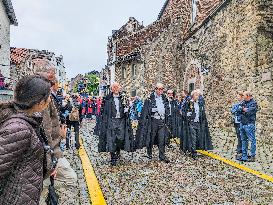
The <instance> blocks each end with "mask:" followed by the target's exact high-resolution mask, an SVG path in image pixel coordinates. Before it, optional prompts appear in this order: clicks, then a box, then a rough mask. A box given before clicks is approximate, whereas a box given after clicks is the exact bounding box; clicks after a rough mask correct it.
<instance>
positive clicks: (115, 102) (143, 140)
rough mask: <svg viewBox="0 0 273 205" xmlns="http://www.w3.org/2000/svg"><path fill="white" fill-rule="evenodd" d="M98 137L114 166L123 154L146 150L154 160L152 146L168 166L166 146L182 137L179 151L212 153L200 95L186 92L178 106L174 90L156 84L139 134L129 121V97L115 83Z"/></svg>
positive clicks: (101, 149)
mask: <svg viewBox="0 0 273 205" xmlns="http://www.w3.org/2000/svg"><path fill="white" fill-rule="evenodd" d="M95 134H96V135H98V136H99V145H98V149H99V152H109V153H110V155H111V161H110V163H111V165H112V166H115V165H116V164H117V161H118V160H119V159H120V151H121V150H124V151H127V152H134V151H136V150H137V149H142V148H144V147H146V150H147V157H148V158H149V159H152V152H153V146H154V145H157V146H158V149H159V160H160V161H162V162H165V163H169V162H170V161H169V159H168V158H167V157H166V155H165V147H166V146H167V145H169V144H170V139H171V138H172V137H179V138H180V149H181V151H182V152H184V153H188V154H190V155H191V157H192V158H193V159H196V158H197V151H196V150H212V149H213V146H212V142H211V137H210V134H209V129H208V122H207V118H206V113H205V101H204V98H203V97H202V96H201V94H200V92H198V91H193V92H192V94H191V95H189V94H188V93H187V92H186V91H184V92H183V100H182V101H181V102H180V103H178V101H177V100H176V99H174V93H173V91H172V90H168V92H167V96H166V95H165V93H164V85H163V84H161V83H157V84H156V86H155V90H154V91H152V92H151V95H150V97H149V98H147V99H146V100H145V102H144V106H143V109H142V112H141V116H140V119H139V122H138V128H137V131H136V134H135V135H134V134H133V129H132V126H131V121H130V118H129V98H128V97H127V96H126V95H125V94H124V93H123V92H121V86H120V84H118V83H113V84H112V86H111V93H110V94H109V95H107V96H106V97H105V98H104V100H103V105H102V111H101V115H100V116H98V119H97V124H96V128H95Z"/></svg>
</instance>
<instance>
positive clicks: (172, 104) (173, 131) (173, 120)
mask: <svg viewBox="0 0 273 205" xmlns="http://www.w3.org/2000/svg"><path fill="white" fill-rule="evenodd" d="M167 96H168V106H169V111H170V112H169V113H168V115H167V126H168V131H169V137H168V142H167V144H168V146H170V140H171V139H172V138H175V137H178V127H177V119H178V112H179V110H178V102H177V100H176V99H174V91H173V90H168V91H167Z"/></svg>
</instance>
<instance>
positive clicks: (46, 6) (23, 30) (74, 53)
mask: <svg viewBox="0 0 273 205" xmlns="http://www.w3.org/2000/svg"><path fill="white" fill-rule="evenodd" d="M164 2H165V0H99V1H95V0H77V1H75V0H12V3H13V7H14V10H15V14H16V17H17V20H18V23H19V25H18V26H17V27H14V26H12V27H11V46H12V47H18V48H32V49H40V50H48V51H52V52H54V53H55V54H56V55H57V56H59V55H63V57H64V63H65V66H66V69H67V75H68V76H67V77H68V78H71V77H75V76H76V75H77V74H78V73H86V72H88V71H92V70H101V68H103V67H104V66H105V64H106V60H107V38H108V36H111V33H112V30H117V29H119V28H120V27H121V26H122V25H124V24H125V23H126V22H127V21H128V20H129V17H135V18H136V19H137V20H138V21H140V22H142V21H143V23H144V26H146V25H149V24H151V23H152V22H153V21H155V20H156V19H157V16H158V14H159V12H160V10H161V8H162V6H163V4H164Z"/></svg>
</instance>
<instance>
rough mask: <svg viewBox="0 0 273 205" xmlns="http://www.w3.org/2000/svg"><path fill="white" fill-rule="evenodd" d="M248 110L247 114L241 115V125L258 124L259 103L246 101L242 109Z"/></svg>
mask: <svg viewBox="0 0 273 205" xmlns="http://www.w3.org/2000/svg"><path fill="white" fill-rule="evenodd" d="M243 108H246V109H247V112H243V113H242V115H241V123H242V124H243V125H248V124H254V125H255V123H256V114H257V111H258V105H257V102H256V101H255V100H254V99H253V98H252V99H251V100H250V101H244V102H243V103H242V109H243Z"/></svg>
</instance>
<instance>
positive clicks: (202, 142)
mask: <svg viewBox="0 0 273 205" xmlns="http://www.w3.org/2000/svg"><path fill="white" fill-rule="evenodd" d="M200 99H202V100H200ZM185 109H186V110H185V112H186V114H187V120H188V123H189V124H188V125H189V126H188V128H186V129H189V130H188V136H186V139H189V141H188V143H189V144H188V146H187V147H188V149H189V151H190V152H191V156H192V158H193V159H196V158H197V151H196V150H212V149H213V146H212V141H211V137H210V133H209V128H208V121H207V117H206V112H205V101H204V98H200V93H199V92H198V91H193V93H192V99H191V100H190V101H189V102H188V104H187V105H186V108H185Z"/></svg>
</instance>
